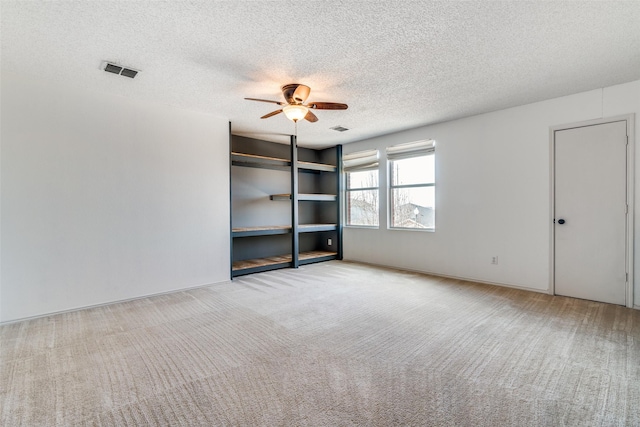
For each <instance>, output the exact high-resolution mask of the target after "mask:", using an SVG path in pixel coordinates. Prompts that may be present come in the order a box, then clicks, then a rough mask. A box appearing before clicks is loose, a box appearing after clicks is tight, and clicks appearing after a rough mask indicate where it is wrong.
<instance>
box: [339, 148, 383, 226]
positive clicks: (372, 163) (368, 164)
mask: <svg viewBox="0 0 640 427" xmlns="http://www.w3.org/2000/svg"><path fill="white" fill-rule="evenodd" d="M379 157H380V153H379V151H378V150H377V149H376V150H366V151H361V152H355V153H351V154H349V155H346V156H344V157H343V165H344V166H343V173H344V203H343V206H344V209H343V224H344V227H349V228H367V229H379V228H380V167H379ZM350 163H351V164H350ZM366 171H375V172H376V174H377V184H378V185H377V186H375V187H358V188H351V187H350V176H349V174H351V173H357V172H366ZM365 191H375V192H376V196H377V197H376V198H377V203H376V213H375V219H376V224H375V225H366V224H351V223H349V221H350V219H351V211H350V201H351V198H350V195H351V193H354V192H365Z"/></svg>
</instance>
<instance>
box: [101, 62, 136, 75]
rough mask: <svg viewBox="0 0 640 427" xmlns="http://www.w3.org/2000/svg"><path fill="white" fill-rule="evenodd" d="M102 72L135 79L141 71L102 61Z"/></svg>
mask: <svg viewBox="0 0 640 427" xmlns="http://www.w3.org/2000/svg"><path fill="white" fill-rule="evenodd" d="M100 68H101V69H102V70H105V71H106V72H107V73H113V74H119V75H121V76H124V77H129V78H134V77H135V76H136V75H137V74H138V73H139V72H140V70H134V69H133V68H127V67H122V66H120V65H117V64H114V63H112V62H108V61H102V64H101V66H100Z"/></svg>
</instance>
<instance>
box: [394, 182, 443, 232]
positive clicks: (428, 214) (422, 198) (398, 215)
mask: <svg viewBox="0 0 640 427" xmlns="http://www.w3.org/2000/svg"><path fill="white" fill-rule="evenodd" d="M435 194H436V189H435V187H417V188H392V189H391V197H390V205H391V221H390V222H391V227H399V228H435V225H436V223H435V212H436V210H435Z"/></svg>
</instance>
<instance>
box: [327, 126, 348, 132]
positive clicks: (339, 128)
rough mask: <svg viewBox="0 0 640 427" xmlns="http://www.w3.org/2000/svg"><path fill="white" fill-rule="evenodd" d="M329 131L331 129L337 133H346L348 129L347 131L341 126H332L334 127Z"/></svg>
mask: <svg viewBox="0 0 640 427" xmlns="http://www.w3.org/2000/svg"><path fill="white" fill-rule="evenodd" d="M329 129H331V130H335V131H338V132H346V131H348V130H349V129H347V128H345V127H342V126H334V127H332V128H329Z"/></svg>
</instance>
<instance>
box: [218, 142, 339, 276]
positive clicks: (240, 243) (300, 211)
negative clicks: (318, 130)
mask: <svg viewBox="0 0 640 427" xmlns="http://www.w3.org/2000/svg"><path fill="white" fill-rule="evenodd" d="M286 151H288V152H286ZM341 153H342V147H341V146H337V147H334V148H330V149H325V150H311V149H306V148H298V147H297V144H296V138H295V137H293V136H292V137H291V143H290V145H289V146H286V145H283V144H275V143H272V142H267V141H260V140H255V139H251V138H244V137H238V136H232V139H231V154H230V162H231V166H232V168H231V205H232V210H231V224H232V225H231V237H232V245H231V251H232V266H231V275H232V277H236V276H240V275H245V274H252V273H257V272H262V271H268V270H273V269H278V268H286V267H294V268H295V267H298V266H299V265H304V264H309V263H314V262H321V261H327V260H332V259H342V226H341V223H340V206H339V198H338V197H337V195H338V194H339V189H340V188H341V182H340V179H341V177H340V166H339V164H340V163H339V160H340V158H341ZM247 168H257V169H262V170H266V171H262V172H260V171H255V172H251V171H250V170H248V169H247ZM275 188H279V189H281V190H285V191H286V190H288V192H277V191H272V190H273V189H275ZM299 189H302V190H303V191H299ZM258 224H267V225H258ZM281 224H288V225H281Z"/></svg>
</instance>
